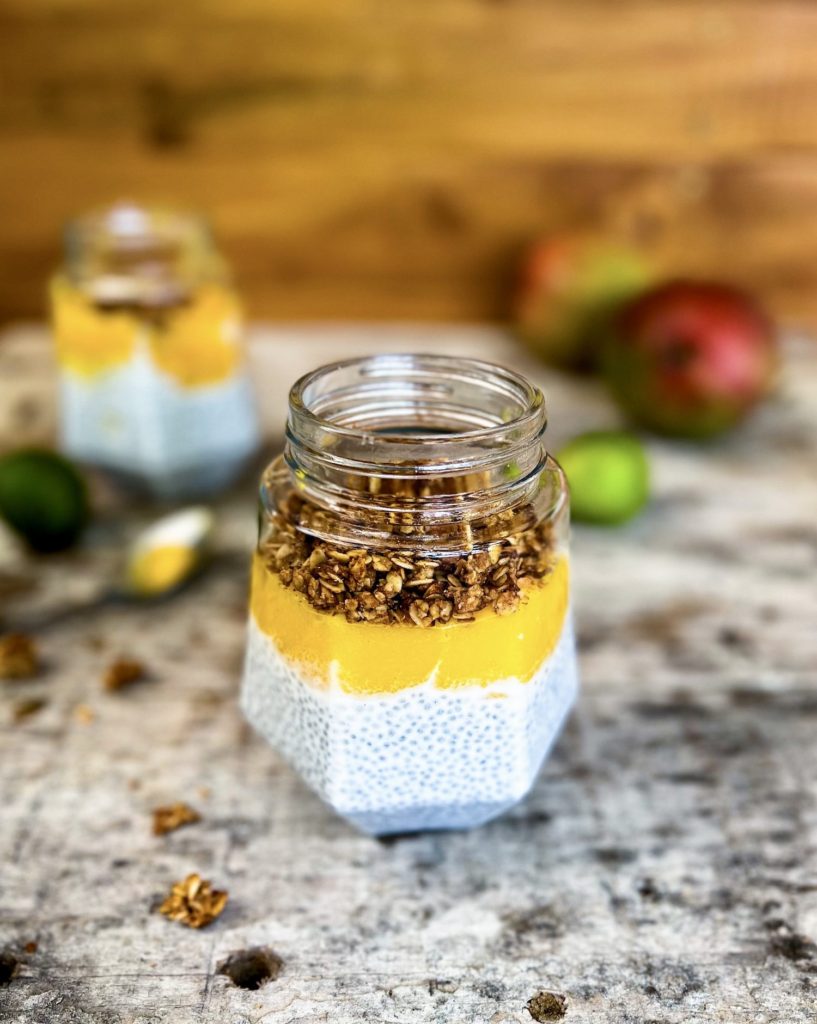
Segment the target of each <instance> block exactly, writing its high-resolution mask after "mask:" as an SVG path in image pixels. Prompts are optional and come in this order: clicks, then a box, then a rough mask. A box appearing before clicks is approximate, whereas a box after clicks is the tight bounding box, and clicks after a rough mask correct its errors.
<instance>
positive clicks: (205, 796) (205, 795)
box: [196, 786, 213, 800]
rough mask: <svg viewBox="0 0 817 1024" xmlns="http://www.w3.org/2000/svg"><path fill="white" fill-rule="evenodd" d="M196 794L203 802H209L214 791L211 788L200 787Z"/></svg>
mask: <svg viewBox="0 0 817 1024" xmlns="http://www.w3.org/2000/svg"><path fill="white" fill-rule="evenodd" d="M196 792H197V793H198V794H199V797H200V798H201V799H202V800H209V799H210V797H211V796H212V795H213V791H212V789H210V787H209V786H199V788H198V789H197V790H196Z"/></svg>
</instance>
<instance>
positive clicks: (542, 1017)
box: [528, 992, 567, 1024]
mask: <svg viewBox="0 0 817 1024" xmlns="http://www.w3.org/2000/svg"><path fill="white" fill-rule="evenodd" d="M528 1013H529V1014H530V1015H531V1017H533V1019H534V1020H536V1021H539V1022H540V1024H541V1022H542V1021H549V1020H561V1019H562V1017H564V1015H565V1014H566V1013H567V996H563V995H562V993H561V992H537V993H536V995H535V996H534V997H533V998H532V999H529V1000H528Z"/></svg>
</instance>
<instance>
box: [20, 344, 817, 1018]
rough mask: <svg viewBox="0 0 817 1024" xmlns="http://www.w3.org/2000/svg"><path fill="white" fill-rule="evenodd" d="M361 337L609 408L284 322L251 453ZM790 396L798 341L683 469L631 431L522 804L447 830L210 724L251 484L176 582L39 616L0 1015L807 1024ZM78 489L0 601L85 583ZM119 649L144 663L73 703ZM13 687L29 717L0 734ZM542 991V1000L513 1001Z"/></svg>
mask: <svg viewBox="0 0 817 1024" xmlns="http://www.w3.org/2000/svg"><path fill="white" fill-rule="evenodd" d="M377 346H380V347H383V348H389V349H396V350H397V349H411V348H414V349H417V348H424V349H426V348H430V347H435V348H437V349H445V350H447V351H451V352H459V353H462V354H466V353H467V354H477V355H483V356H488V357H492V358H495V359H498V360H500V361H505V362H508V363H515V364H516V365H518V366H519V368H520V369H522V370H523V371H527V372H530V373H531V374H532V375H533V376H535V377H537V378H538V379H539V381H540V383H541V384H542V385H543V386H544V387H545V389H546V392H547V394H548V397H549V403H550V420H551V424H552V426H551V433H552V436H553V439H554V443H555V444H558V442H559V440H560V439H563V438H565V437H566V436H568V435H569V434H571V433H573V432H575V431H577V430H580V429H585V428H589V427H593V426H599V425H603V424H608V423H612V422H615V413H614V412H613V410H612V408H611V406H610V405H609V404H608V402H607V401H606V399H605V398H604V396H603V395H602V394H601V392H600V391H599V389H598V388H597V387H596V386H595V385H594V384H592V383H589V382H578V383H577V382H575V381H568V380H566V379H563V378H560V377H558V376H556V375H555V374H554V375H548V374H546V373H545V372H543V371H542V370H541V369H537V368H536V367H534V366H532V365H531V364H530V363H529V362H528V361H527V360H526V359H525V358H524V357H523V356H522V355H521V354H520V353H519V352H518V351H517V350H516V349H515V348H514V347H513V346H512V345H511V343H510V342H509V341H508V340H506V339H505V338H504V337H503V336H502V335H501V334H500V333H499V332H494V331H492V330H488V329H451V328H446V329H440V330H431V329H429V328H424V329H411V328H385V329H372V328H368V329H360V330H359V329H357V328H353V327H348V328H337V329H330V328H320V329H318V328H316V329H311V330H310V329H306V328H301V329H294V328H293V329H277V330H275V331H269V330H266V331H265V330H258V331H257V337H256V338H255V339H254V344H253V347H252V358H253V361H254V363H255V364H256V374H255V379H256V381H257V384H258V388H259V393H260V396H261V402H262V406H263V410H264V416H265V419H266V422H267V424H268V427H269V431H270V436H271V437H272V436H273V435H274V434H275V432H276V431H277V430H280V427H281V425H282V421H283V416H284V395H285V390H286V385H287V384H288V383H289V382H290V381H291V380H292V379H293V378H294V377H295V376H296V375H297V374H299V373H301V372H302V371H303V370H305V369H307V368H308V367H310V366H312V365H314V364H318V363H320V362H322V361H326V359H327V358H332V357H335V356H340V355H341V354H343V355H348V354H352V353H357V352H362V351H370V350H372V348H374V347H377ZM815 396H817V348H814V347H810V346H809V345H807V344H805V343H804V344H802V345H797V344H792V345H791V346H790V348H789V351H788V354H787V363H786V370H785V374H784V379H783V381H782V383H781V389H780V393H779V396H778V397H777V399H776V400H775V401H774V402H773V403H771V404H770V405H769V406H768V407H767V408H765V409H764V410H762V411H761V413H760V414H759V415H758V416H757V417H756V418H755V420H753V422H752V423H751V424H750V425H748V426H747V427H746V428H745V429H744V430H743V431H741V432H739V433H738V434H736V435H735V436H734V437H732V438H730V439H728V440H726V441H724V442H722V443H719V444H717V445H715V446H714V447H711V448H709V449H706V450H704V451H700V450H698V449H695V448H692V447H686V446H683V445H670V444H664V443H653V444H652V446H651V447H652V454H653V455H654V465H655V490H656V498H655V501H654V503H653V505H652V507H651V509H650V510H649V511H648V512H647V513H646V514H645V515H644V516H643V517H642V518H641V519H640V520H639V521H637V522H636V523H634V524H633V525H631V526H628V527H627V528H624V529H620V530H617V531H610V532H604V531H602V530H590V529H576V530H575V532H574V554H575V590H576V601H577V606H578V619H579V630H580V645H581V658H582V671H583V685H584V690H583V695H582V698H581V702H580V705H579V708H578V710H577V711H576V713H575V714H574V715H573V718H572V720H571V722H570V724H569V726H568V728H567V730H566V732H565V733H564V735H563V736H562V738H561V740H560V741H559V743H558V746H557V748H556V751H555V753H554V755H553V756H552V758H551V759H550V761H549V763H548V764H547V766H546V768H545V770H544V772H543V774H542V776H541V778H540V780H539V783H538V785H537V786H536V789H535V791H534V793H533V795H532V796H531V797H530V798H529V799H528V800H527V801H526V802H525V803H524V805H522V806H520V807H518V808H517V809H516V810H515V811H514V812H512V813H511V814H509V815H508V816H507V817H505V818H504V819H502V820H500V821H497V822H495V823H494V824H491V825H489V826H487V827H485V828H483V829H481V830H479V831H475V832H471V833H465V834H436V835H425V836H418V837H410V838H404V839H398V840H392V841H389V842H378V841H376V840H373V839H369V838H365V837H364V836H361V835H358V834H356V833H355V832H354V831H352V830H351V828H349V827H348V826H346V825H345V824H344V823H343V822H341V821H340V820H338V819H337V818H335V817H333V816H332V815H331V814H330V813H329V812H328V811H327V810H325V809H324V807H323V806H322V805H321V804H320V803H319V802H318V800H317V799H316V798H315V797H313V796H312V794H311V793H310V792H308V791H307V790H306V789H305V787H304V786H303V785H302V784H301V783H300V781H299V780H298V779H297V778H296V777H295V776H294V775H293V773H292V772H291V771H290V770H289V769H288V768H287V767H286V765H284V764H283V763H282V762H281V761H280V760H279V759H278V757H277V756H276V755H275V754H274V753H273V752H272V751H271V750H270V749H268V748H267V747H266V746H265V745H264V744H263V743H262V742H261V741H260V740H259V739H258V738H257V737H256V736H255V735H254V734H253V733H251V731H250V730H249V729H248V728H247V727H246V726H245V725H244V724H243V723H242V720H241V717H240V714H239V712H238V710H237V707H236V690H237V684H238V678H239V671H240V664H241V658H242V647H243V640H244V636H243V627H244V616H245V591H246V557H247V556H248V553H249V550H250V547H251V544H252V540H253V530H254V514H255V511H254V500H253V496H252V491H253V483H252V481H250V482H248V483H247V485H246V486H245V488H244V489H243V490H241V491H240V492H238V493H235V494H233V495H231V496H229V497H227V498H226V499H224V500H223V501H222V502H221V503H220V504H219V516H220V524H219V545H220V547H221V548H222V550H223V551H224V552H225V556H224V558H222V559H221V560H220V561H219V562H218V563H217V565H216V566H215V567H214V568H213V569H212V570H211V572H210V574H209V575H207V576H205V577H204V578H203V579H202V580H201V582H200V583H199V584H198V585H197V586H195V587H194V588H192V589H191V590H190V591H189V592H187V593H185V594H184V595H182V596H180V597H178V598H177V599H175V600H174V601H172V602H170V603H167V604H165V605H164V606H162V607H161V609H155V608H154V609H144V610H125V609H110V610H107V611H104V612H99V613H98V614H96V615H95V616H93V617H92V618H87V617H86V618H80V619H75V620H73V621H71V620H69V621H66V622H65V623H64V624H62V625H59V626H53V627H52V628H51V629H47V630H44V631H43V632H42V633H41V634H40V635H39V637H38V639H39V642H40V645H41V648H42V651H43V654H44V656H45V658H46V659H47V663H48V664H47V671H46V672H45V674H44V675H43V676H42V678H41V679H40V680H38V681H33V682H31V683H26V684H23V683H21V684H17V685H14V686H12V685H4V686H3V687H2V688H0V689H1V690H2V692H0V699H1V700H2V707H0V715H2V737H3V738H2V759H1V760H0V780H1V782H2V790H1V793H2V800H1V801H0V858H2V867H1V868H0V871H1V872H2V875H1V877H0V916H1V918H2V920H1V921H0V947H4V948H5V950H6V953H7V955H6V957H5V959H0V972H5V975H6V976H7V975H8V974H9V973H11V968H12V967H13V966H14V961H17V966H16V969H15V972H14V974H15V976H14V977H13V978H12V979H11V981H10V982H9V983H8V984H7V985H5V986H2V987H0V1018H2V1019H3V1020H9V1021H21V1022H22V1021H26V1022H30V1024H36V1022H45V1021H66V1022H70V1024H91V1022H100V1024H101V1022H104V1024H114V1022H120V1021H122V1022H124V1021H128V1022H144V1024H147V1022H148V1021H150V1022H166V1021H167V1022H170V1021H172V1022H207V1024H211V1022H212V1024H246V1022H251V1021H252V1022H256V1021H261V1020H263V1021H265V1022H267V1024H296V1022H307V1021H309V1022H312V1021H315V1022H331V1024H360V1022H364V1021H368V1022H388V1024H414V1022H421V1021H422V1022H426V1021H429V1022H430V1021H438V1022H457V1024H460V1022H466V1021H479V1022H483V1021H484V1022H492V1024H499V1022H514V1021H515V1022H528V1021H530V1020H532V1019H533V1015H534V1014H535V1015H536V1016H537V1017H538V1018H539V1019H541V1020H550V1019H558V1015H559V1014H561V1013H562V1012H564V1014H565V1017H564V1019H565V1020H566V1021H567V1022H568V1024H579V1022H591V1021H592V1022H594V1024H597V1022H600V1021H603V1022H625V1021H627V1022H645V1024H646V1022H656V1024H657V1022H662V1024H671V1022H678V1024H681V1022H689V1021H706V1022H710V1021H733V1022H749V1021H752V1022H766V1021H781V1022H783V1021H785V1022H787V1024H797V1022H805V1021H814V1020H815V1018H816V1017H817V946H816V945H815V944H814V943H815V941H817V743H815V730H817V400H815ZM52 426H53V369H52V365H51V361H50V354H49V350H48V345H47V343H46V339H45V335H44V334H43V332H42V331H40V330H36V329H29V330H20V331H17V332H15V333H14V334H12V335H8V336H7V338H6V339H5V340H3V341H2V342H1V343H0V437H2V440H3V442H4V443H10V442H11V441H12V440H23V439H26V438H45V437H48V436H49V434H50V432H51V430H52ZM272 443H274V442H272ZM102 500H103V513H102V518H101V520H100V521H99V522H98V524H97V525H96V527H95V528H94V530H93V532H92V533H91V535H90V536H89V537H88V542H87V545H86V547H85V549H84V550H82V551H81V552H79V553H77V554H74V555H71V556H64V557H60V558H54V559H49V560H40V561H38V562H33V561H31V560H27V559H26V558H25V557H24V556H23V554H22V553H21V552H20V551H19V550H18V549H17V548H15V547H14V545H12V544H10V543H9V542H8V541H7V540H6V541H3V548H2V556H1V557H2V561H0V570H1V572H0V600H2V601H3V608H4V610H5V612H6V613H8V612H9V609H12V608H13V609H14V610H15V612H19V611H20V610H21V609H36V608H44V607H46V606H49V607H51V606H59V605H61V604H65V603H66V602H69V601H73V600H76V599H79V598H81V597H82V596H83V595H84V594H87V593H89V592H90V591H91V590H93V589H94V588H95V587H96V586H97V583H98V581H99V580H100V579H103V578H105V577H106V575H107V574H110V573H112V572H113V571H114V568H115V565H116V560H117V552H118V549H119V548H120V546H121V544H122V542H123V539H124V538H125V537H126V536H127V535H128V534H129V533H130V532H131V531H132V530H133V529H135V528H136V526H137V525H138V523H139V522H142V521H144V520H145V519H146V518H147V517H148V516H149V514H150V510H148V509H145V508H135V509H125V510H124V511H125V512H126V514H125V516H124V519H123V506H122V504H121V501H120V502H119V504H117V499H115V498H113V497H111V496H110V495H103V498H102ZM120 654H130V655H133V656H135V657H137V658H139V659H141V660H143V661H144V662H145V663H146V664H147V665H148V667H149V669H150V670H151V673H152V676H153V678H152V679H151V680H150V681H146V682H144V683H143V684H140V685H138V686H134V687H132V688H131V689H129V690H127V691H123V692H121V693H118V694H107V693H104V692H103V691H102V688H101V684H100V679H101V675H102V673H103V671H104V670H105V668H106V666H107V665H108V664H109V663H110V662H111V660H112V659H113V658H115V657H116V656H117V655H120ZM24 696H25V697H42V698H44V699H45V700H46V701H47V703H46V705H45V706H44V707H43V708H42V709H41V710H40V711H39V712H38V713H36V714H32V715H30V716H29V717H27V718H25V719H23V720H22V721H19V722H15V721H14V708H15V706H16V704H17V702H18V701H19V700H20V699H21V698H22V697H24ZM177 799H183V800H187V801H189V802H190V803H191V804H193V805H194V806H195V807H197V808H198V809H199V810H200V811H201V813H202V816H203V817H202V821H201V822H200V823H199V824H196V825H192V826H190V827H187V828H184V829H181V830H179V831H177V832H174V833H171V834H169V835H166V836H164V837H161V838H157V837H154V836H153V835H152V834H151V810H152V808H153V807H154V806H156V805H157V804H161V803H168V802H172V801H174V800H177ZM191 871H197V872H199V873H200V874H201V875H203V876H204V877H206V878H209V879H211V880H212V881H213V883H214V884H215V885H216V886H217V887H219V888H226V889H227V890H229V893H230V899H229V903H228V905H227V909H226V910H225V912H224V913H223V915H222V916H221V917H220V918H219V919H218V920H217V921H216V922H215V923H214V924H212V925H211V926H210V927H209V928H206V929H202V930H201V931H193V930H190V929H186V928H184V927H182V926H181V925H179V924H175V923H172V922H170V921H168V920H166V919H165V918H164V917H162V916H160V915H159V914H157V913H156V912H155V909H152V908H154V907H155V902H156V899H157V897H161V896H162V895H164V893H165V892H166V891H167V889H168V888H169V886H170V885H171V883H172V882H174V881H176V880H177V879H180V878H183V877H184V876H185V875H187V874H188V873H189V872H191ZM32 943H36V950H34V949H33V946H32V945H30V944H32ZM27 945H28V950H29V951H28V952H27V951H26V946H27ZM257 945H264V946H269V947H271V948H272V949H273V950H275V951H276V953H277V954H278V955H279V956H280V957H281V959H282V960H283V969H282V970H281V973H280V975H279V977H278V978H277V979H276V980H273V981H270V982H269V983H268V984H267V985H266V986H264V987H263V988H260V989H258V990H256V991H248V990H245V989H243V988H240V987H237V986H235V985H233V984H232V983H231V982H230V980H229V979H228V978H227V977H225V976H223V975H220V974H218V973H217V972H216V969H217V966H218V964H219V963H220V962H222V961H223V960H224V958H225V957H226V956H227V955H228V954H230V953H232V952H235V951H239V950H243V949H246V948H248V947H251V946H257ZM0 980H2V979H0ZM543 990H544V991H550V992H555V993H559V994H563V995H565V996H566V998H567V1002H566V1008H565V1009H564V1011H563V1010H562V1009H560V1008H559V1006H560V1003H559V1001H558V1000H553V999H542V1000H540V1001H539V1002H538V1003H537V1002H534V1003H533V1004H532V1006H531V1009H530V1010H529V1009H528V1007H527V1004H528V1001H529V1000H530V999H531V998H532V997H533V996H535V995H536V994H537V993H539V992H541V991H543Z"/></svg>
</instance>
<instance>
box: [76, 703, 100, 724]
mask: <svg viewBox="0 0 817 1024" xmlns="http://www.w3.org/2000/svg"><path fill="white" fill-rule="evenodd" d="M74 718H75V719H76V720H77V721H78V722H79V723H80V725H90V724H91V722H93V720H94V719H95V718H96V714H95V713H94V709H93V708H90V707H88V705H87V704H77V706H76V707H75V708H74Z"/></svg>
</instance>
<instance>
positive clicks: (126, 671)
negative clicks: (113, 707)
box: [102, 658, 147, 693]
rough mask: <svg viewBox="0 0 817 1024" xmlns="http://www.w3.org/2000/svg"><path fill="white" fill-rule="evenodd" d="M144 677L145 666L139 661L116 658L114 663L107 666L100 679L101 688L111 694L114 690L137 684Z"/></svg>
mask: <svg viewBox="0 0 817 1024" xmlns="http://www.w3.org/2000/svg"><path fill="white" fill-rule="evenodd" d="M146 675H147V673H146V672H145V666H144V665H143V664H142V662H141V661H135V660H133V659H131V658H117V660H116V661H114V662H113V663H112V664H110V665H109V666H108V669H107V671H106V672H105V675H104V677H103V679H102V686H103V688H104V689H106V690H108V691H109V692H111V693H113V692H115V691H116V690H122V689H124V688H125V687H126V686H131V685H132V684H133V683H138V682H139V681H140V680H142V679H144V678H145V676H146Z"/></svg>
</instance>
